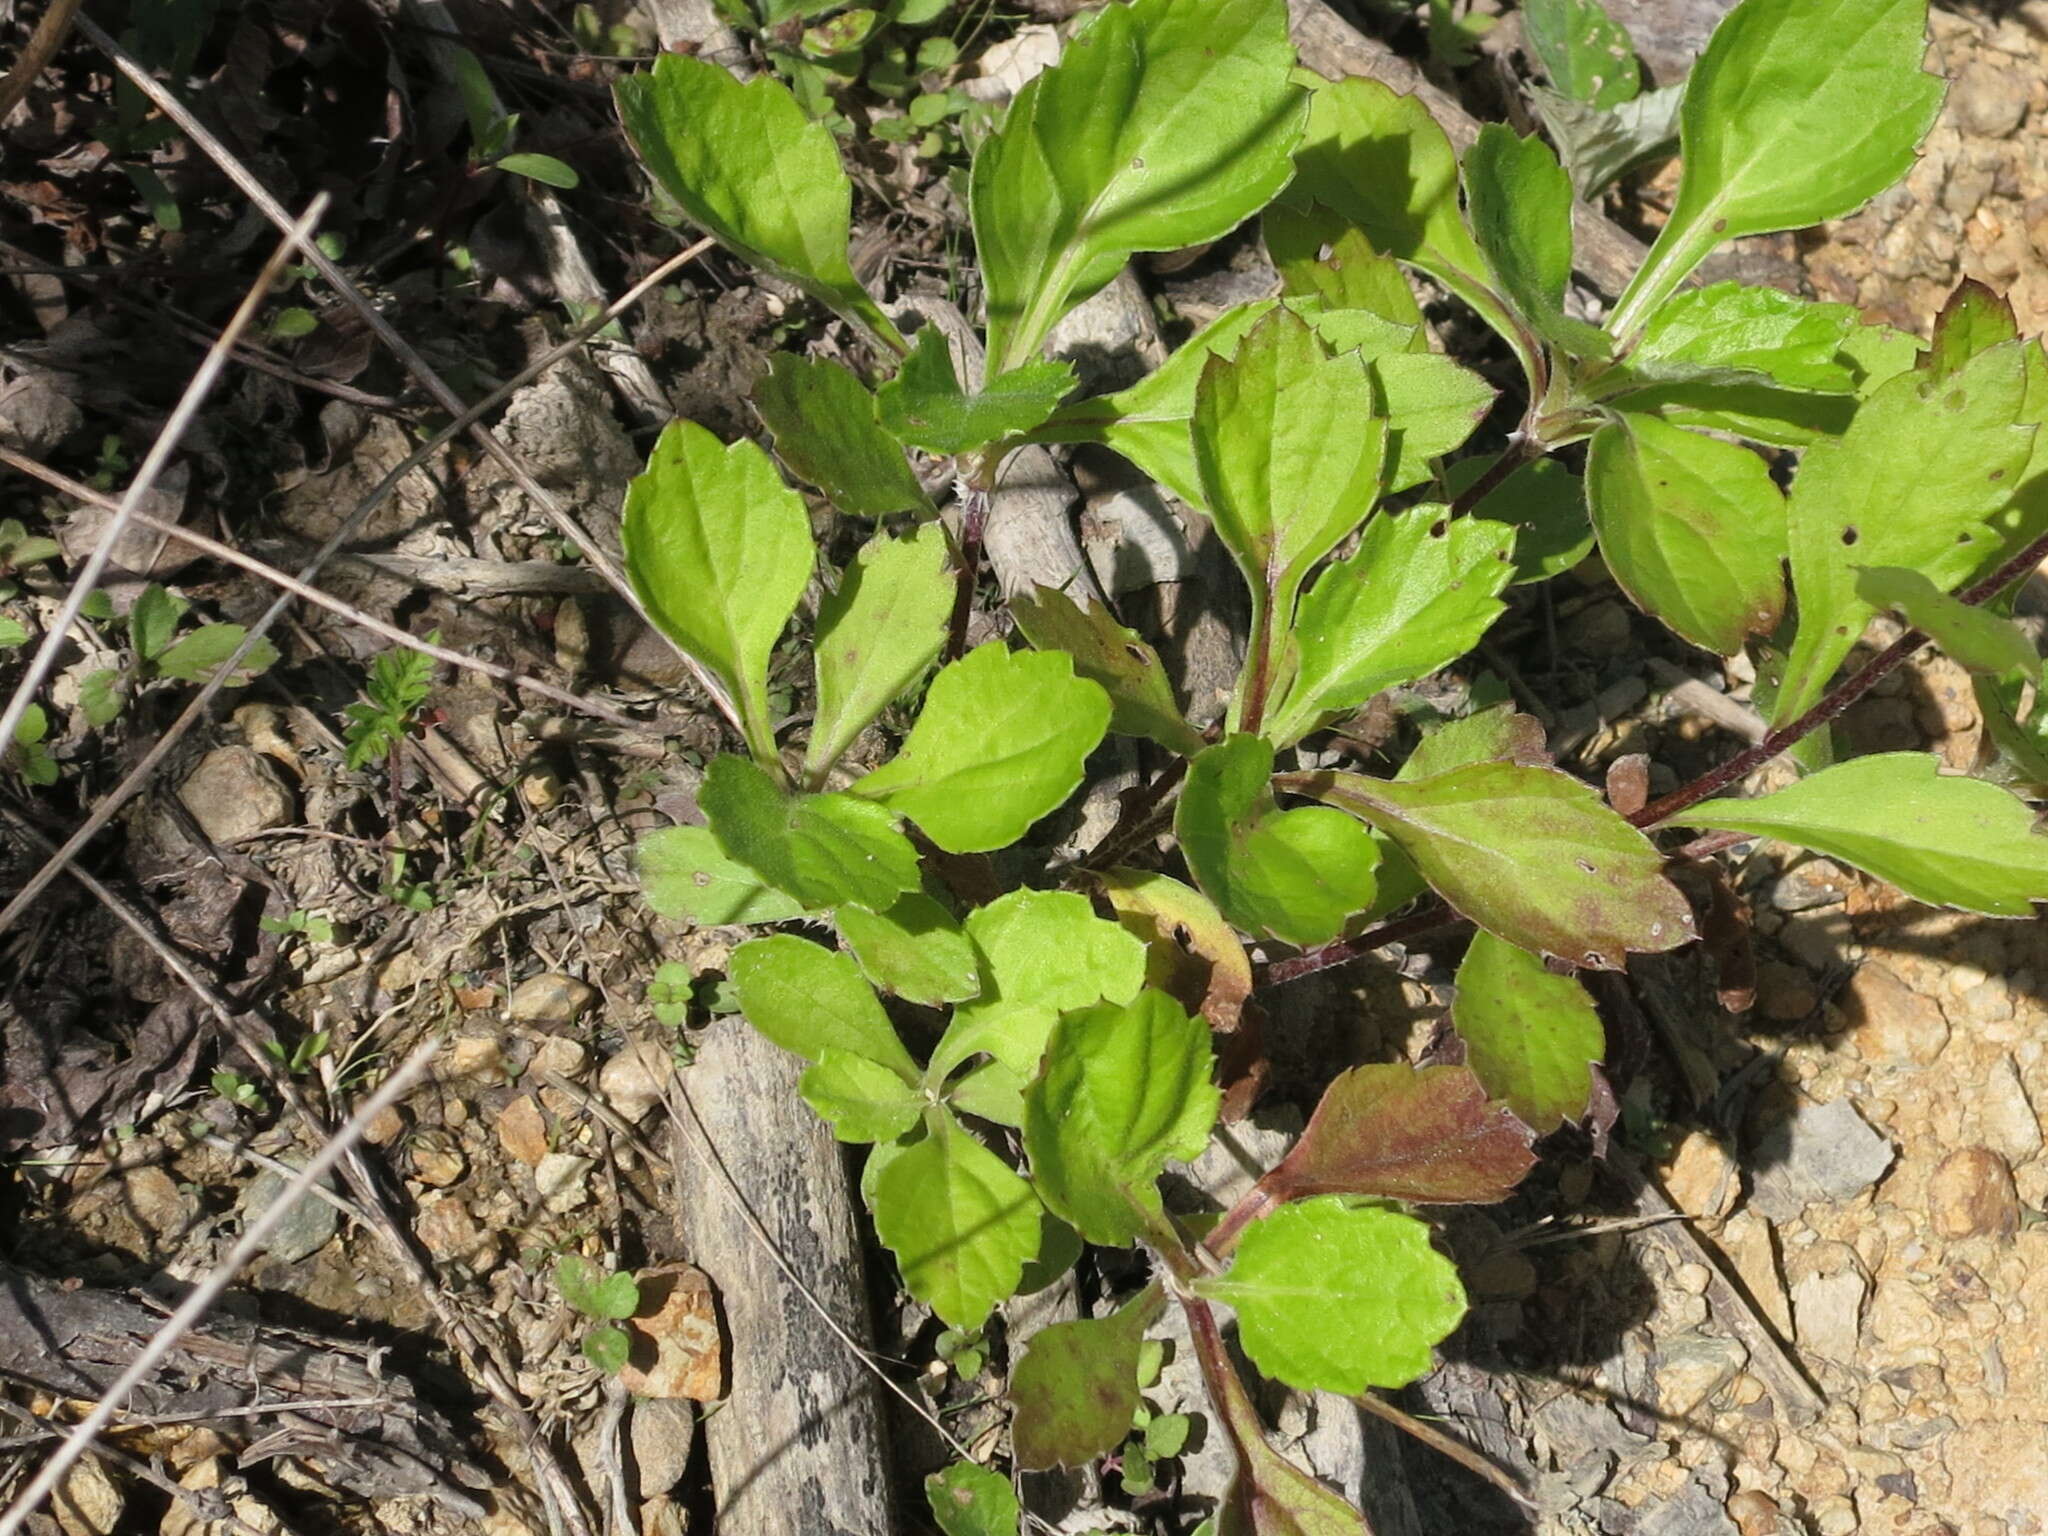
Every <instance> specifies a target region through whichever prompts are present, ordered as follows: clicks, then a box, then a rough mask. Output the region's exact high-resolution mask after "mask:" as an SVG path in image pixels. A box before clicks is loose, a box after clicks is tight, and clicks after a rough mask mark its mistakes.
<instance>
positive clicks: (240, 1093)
mask: <svg viewBox="0 0 2048 1536" xmlns="http://www.w3.org/2000/svg"><path fill="white" fill-rule="evenodd" d="M210 1082H211V1085H212V1088H213V1091H214V1092H215V1093H217V1094H219V1095H220V1096H221V1097H222V1098H223V1099H225V1100H227V1102H228V1103H230V1104H232V1105H234V1106H235V1108H237V1109H246V1110H248V1111H249V1112H250V1113H252V1114H261V1113H262V1112H263V1091H262V1090H261V1089H260V1088H258V1087H257V1086H256V1085H255V1084H254V1083H252V1082H250V1081H249V1079H248V1078H246V1077H244V1076H242V1074H241V1073H239V1072H230V1071H228V1070H226V1069H225V1068H223V1069H222V1070H221V1071H218V1072H216V1073H214V1074H213V1077H212V1078H211V1079H210Z"/></svg>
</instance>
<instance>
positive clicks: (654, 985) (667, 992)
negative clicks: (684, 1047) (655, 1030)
mask: <svg viewBox="0 0 2048 1536" xmlns="http://www.w3.org/2000/svg"><path fill="white" fill-rule="evenodd" d="M696 992H697V979H696V978H695V977H694V976H692V975H691V974H690V968H689V967H688V966H687V965H684V964H683V963H682V962H681V961H680V960H664V961H662V962H661V964H660V965H658V966H656V967H655V968H654V979H653V980H652V981H650V982H648V983H647V1006H648V1007H649V1008H650V1009H652V1010H653V1012H654V1017H655V1019H656V1021H657V1022H659V1023H661V1024H663V1025H665V1026H667V1027H668V1028H670V1029H681V1028H682V1027H683V1021H684V1020H685V1019H687V1018H688V1017H689V1015H690V1001H691V999H692V998H693V997H695V996H696Z"/></svg>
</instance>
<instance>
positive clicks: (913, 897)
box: [833, 891, 981, 1008]
mask: <svg viewBox="0 0 2048 1536" xmlns="http://www.w3.org/2000/svg"><path fill="white" fill-rule="evenodd" d="M833 919H834V921H835V922H837V923H838V925H839V935H840V937H841V938H843V939H845V940H846V944H847V947H848V948H849V949H851V950H852V951H853V955H854V958H855V959H856V960H858V961H859V962H860V968H861V969H862V970H863V971H865V972H866V973H867V978H868V980H869V981H871V982H873V983H874V984H875V985H876V986H878V987H880V988H881V989H882V990H883V991H884V992H890V993H894V994H895V995H896V996H897V997H901V998H904V999H906V1000H907V1001H909V1002H913V1003H923V1004H924V1005H925V1006H926V1007H928V1008H936V1007H938V1006H939V1005H940V1004H941V1003H957V1002H961V1001H963V1000H965V999H967V998H970V997H974V996H976V995H978V994H979V993H980V991H981V964H980V962H979V961H978V960H976V958H975V955H974V945H973V943H972V942H971V941H970V940H969V939H968V937H967V935H966V933H965V932H964V931H963V930H962V929H961V927H960V925H959V924H958V923H956V922H954V921H953V916H952V914H951V913H950V912H948V911H947V910H946V909H945V908H944V907H942V906H940V905H939V904H938V903H937V902H936V901H933V900H932V899H931V897H929V896H927V895H925V894H924V893H923V892H922V891H912V892H911V893H910V894H909V895H908V896H905V897H903V898H902V899H901V900H899V901H898V902H897V903H896V905H895V906H893V907H891V908H889V910H888V911H886V912H870V911H869V910H868V909H867V908H865V907H855V906H845V907H841V908H839V910H838V911H837V912H835V913H834V914H833Z"/></svg>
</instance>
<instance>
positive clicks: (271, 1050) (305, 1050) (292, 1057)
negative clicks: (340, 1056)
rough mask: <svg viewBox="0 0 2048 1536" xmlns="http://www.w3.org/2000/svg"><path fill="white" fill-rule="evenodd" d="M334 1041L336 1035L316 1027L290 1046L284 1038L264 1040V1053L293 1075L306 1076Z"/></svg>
mask: <svg viewBox="0 0 2048 1536" xmlns="http://www.w3.org/2000/svg"><path fill="white" fill-rule="evenodd" d="M333 1043H334V1037H333V1035H332V1034H330V1033H329V1032H328V1031H327V1030H324V1029H316V1030H314V1031H313V1032H312V1033H311V1034H310V1035H304V1036H301V1037H300V1038H299V1039H298V1040H296V1041H294V1042H293V1043H292V1044H291V1045H290V1046H286V1045H285V1043H284V1042H283V1041H282V1040H266V1041H264V1042H263V1050H264V1054H265V1055H267V1056H269V1057H270V1059H271V1060H272V1061H274V1062H276V1063H277V1064H278V1065H279V1066H280V1067H283V1068H284V1069H285V1071H287V1072H289V1073H290V1074H291V1075H292V1076H293V1077H304V1076H305V1075H306V1074H307V1073H308V1072H310V1071H312V1070H313V1067H314V1065H315V1064H316V1063H318V1062H319V1060H320V1058H321V1057H323V1056H325V1055H326V1054H327V1052H328V1049H329V1047H331V1046H332V1045H333Z"/></svg>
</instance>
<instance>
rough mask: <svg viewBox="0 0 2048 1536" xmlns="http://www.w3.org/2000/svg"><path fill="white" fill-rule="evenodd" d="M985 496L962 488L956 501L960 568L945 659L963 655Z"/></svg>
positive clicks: (978, 572)
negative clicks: (958, 501) (957, 501)
mask: <svg viewBox="0 0 2048 1536" xmlns="http://www.w3.org/2000/svg"><path fill="white" fill-rule="evenodd" d="M988 504H989V493H988V491H987V490H986V489H984V488H983V487H981V486H977V485H968V486H965V487H963V489H962V491H961V499H960V568H959V571H958V574H957V576H956V578H955V580H956V582H957V585H956V586H955V587H954V589H953V622H952V625H951V627H950V628H949V629H948V631H947V634H946V660H948V661H958V660H959V659H960V658H961V657H962V656H964V655H966V654H967V620H968V619H969V617H970V616H972V614H973V612H974V583H975V580H976V578H977V577H979V576H980V575H981V535H982V530H983V529H984V528H985V527H986V526H987V524H988Z"/></svg>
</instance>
